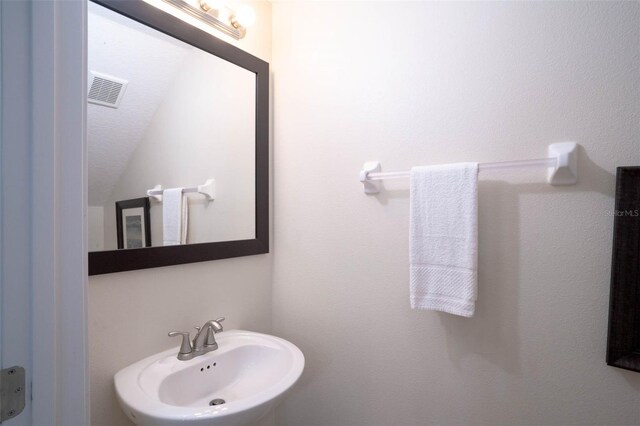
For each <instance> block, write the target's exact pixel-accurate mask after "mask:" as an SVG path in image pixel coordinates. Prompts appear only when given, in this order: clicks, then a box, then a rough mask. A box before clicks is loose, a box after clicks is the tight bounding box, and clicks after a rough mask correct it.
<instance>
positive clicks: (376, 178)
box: [360, 142, 578, 194]
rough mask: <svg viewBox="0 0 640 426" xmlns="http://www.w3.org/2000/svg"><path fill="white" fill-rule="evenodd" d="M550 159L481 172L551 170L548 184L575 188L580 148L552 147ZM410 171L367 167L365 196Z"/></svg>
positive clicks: (496, 166) (569, 144) (499, 165)
mask: <svg viewBox="0 0 640 426" xmlns="http://www.w3.org/2000/svg"><path fill="white" fill-rule="evenodd" d="M547 152H548V155H549V156H548V157H547V158H538V159H535V160H516V161H500V162H495V163H480V164H478V170H479V171H485V170H495V169H512V168H514V169H515V168H521V167H547V168H548V172H547V182H548V183H549V184H551V185H555V186H557V185H574V184H575V183H576V182H577V181H578V144H576V143H575V142H560V143H554V144H551V145H549V146H548V149H547ZM410 174H411V172H410V171H409V170H407V171H402V172H381V171H380V162H379V161H369V162H367V163H364V166H363V168H362V170H361V171H360V182H362V184H363V185H364V193H365V194H377V193H379V192H380V189H381V183H380V181H381V180H383V179H399V178H408V177H409V176H410Z"/></svg>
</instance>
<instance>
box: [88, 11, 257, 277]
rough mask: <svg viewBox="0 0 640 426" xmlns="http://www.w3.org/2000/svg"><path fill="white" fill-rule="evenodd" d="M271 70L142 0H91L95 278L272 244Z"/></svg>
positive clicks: (91, 217) (91, 194) (91, 241)
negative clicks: (270, 192)
mask: <svg viewBox="0 0 640 426" xmlns="http://www.w3.org/2000/svg"><path fill="white" fill-rule="evenodd" d="M268 69H269V66H268V64H267V63H266V62H264V61H262V60H260V59H258V58H255V57H254V56H252V55H250V54H248V53H246V52H244V51H242V50H240V49H238V48H236V47H234V46H231V45H229V44H227V43H225V42H223V41H221V40H219V39H217V38H216V37H214V36H212V35H210V34H208V33H205V32H203V31H201V30H199V29H196V28H194V27H192V26H190V25H189V24H186V23H184V22H183V21H181V20H179V19H177V18H174V17H173V16H171V15H168V14H166V13H165V12H162V11H160V10H158V9H156V8H154V7H153V6H150V5H148V4H146V3H144V2H143V1H132V2H120V1H117V0H116V1H113V0H108V1H102V0H101V1H96V2H94V3H91V2H90V3H89V8H88V74H89V75H88V106H87V133H88V137H87V139H88V157H89V158H88V163H89V173H88V174H89V179H88V180H89V182H88V186H89V191H88V192H89V194H88V200H89V209H88V223H89V251H90V253H89V273H90V275H95V274H100V273H109V272H118V271H126V270H132V269H142V268H149V267H156V266H167V265H173V264H178V263H189V262H197V261H203V260H213V259H221V258H227V257H236V256H243V255H250V254H258V253H266V252H267V251H268V193H267V191H268V110H267V108H268ZM149 191H151V192H149Z"/></svg>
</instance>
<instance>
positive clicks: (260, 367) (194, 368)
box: [115, 330, 304, 426]
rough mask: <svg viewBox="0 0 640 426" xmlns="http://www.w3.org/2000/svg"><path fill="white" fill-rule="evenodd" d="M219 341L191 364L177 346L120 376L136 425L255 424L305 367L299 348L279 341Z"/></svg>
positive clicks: (250, 335) (119, 389)
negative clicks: (179, 354)
mask: <svg viewBox="0 0 640 426" xmlns="http://www.w3.org/2000/svg"><path fill="white" fill-rule="evenodd" d="M216 340H217V341H218V345H219V347H218V349H217V350H215V351H212V352H208V353H206V354H204V355H201V356H199V357H196V358H194V359H191V360H188V361H179V360H178V359H177V358H176V355H177V353H178V348H175V349H171V350H168V351H164V352H161V353H159V354H156V355H153V356H150V357H148V358H145V359H143V360H142V361H138V362H136V363H135V364H132V365H130V366H128V367H126V368H124V369H122V370H120V371H119V372H118V373H116V375H115V385H116V393H117V395H118V400H119V401H120V406H121V407H122V409H123V410H124V412H125V413H126V414H127V416H128V417H129V418H130V419H131V421H133V422H134V423H135V424H138V425H180V424H188V425H194V426H195V425H216V426H217V425H246V424H250V423H252V422H255V421H256V420H258V419H259V418H260V417H262V416H263V415H265V414H266V413H267V412H268V411H269V410H270V409H271V408H273V407H274V406H275V405H277V404H278V403H279V402H280V401H281V400H282V398H283V397H284V395H285V393H286V392H287V390H289V389H290V388H291V387H292V386H293V385H294V383H295V382H296V381H297V380H298V378H299V377H300V375H301V374H302V370H303V369H304V355H302V352H301V351H300V349H298V348H297V347H296V346H295V345H294V344H292V343H290V342H287V341H286V340H284V339H280V338H279V337H275V336H269V335H267V334H260V333H254V332H251V331H242V330H231V331H224V332H222V333H220V334H217V335H216ZM222 401H224V403H222ZM216 403H218V404H219V405H211V404H216Z"/></svg>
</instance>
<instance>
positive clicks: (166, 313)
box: [89, 0, 273, 426]
mask: <svg viewBox="0 0 640 426" xmlns="http://www.w3.org/2000/svg"><path fill="white" fill-rule="evenodd" d="M157 1H158V2H159V3H163V2H162V1H161V0H157ZM248 3H250V4H251V5H252V6H253V7H254V9H255V10H256V13H257V20H256V24H255V26H254V27H252V29H251V30H250V31H249V32H248V33H247V37H246V38H244V39H243V40H240V41H232V40H229V39H227V38H225V41H227V42H232V43H233V44H235V45H237V46H238V47H240V48H241V49H244V50H246V51H248V52H249V53H251V54H253V55H255V56H257V57H259V58H261V59H263V60H265V61H267V62H270V59H271V4H270V3H268V2H266V1H255V2H248ZM212 34H213V35H215V36H218V35H219V33H217V32H214V31H212ZM271 268H272V260H271V255H259V256H249V257H244V258H237V259H227V260H216V261H212V262H203V263H194V264H189V265H180V266H170V267H165V268H156V269H147V270H141V271H132V272H123V273H117V274H107V275H100V276H94V277H90V279H89V346H90V347H89V351H90V353H89V361H90V374H91V417H92V425H94V426H98V425H104V426H119V425H130V424H131V423H130V422H129V421H128V419H127V418H126V417H125V415H124V413H122V411H121V410H120V408H119V406H118V404H117V401H116V399H115V391H114V388H113V375H114V374H115V373H116V372H117V371H118V370H120V369H121V368H123V367H126V366H127V365H129V364H131V363H132V362H134V361H137V360H140V359H142V358H144V357H147V356H149V355H152V354H154V353H157V352H159V351H161V350H164V349H168V348H171V347H174V346H176V345H178V344H179V342H178V341H177V340H173V339H170V338H168V337H167V332H168V331H170V330H173V329H176V330H190V329H192V327H193V326H194V325H201V324H200V323H202V322H204V321H206V320H208V319H211V318H214V317H217V316H219V315H224V316H226V318H227V321H226V322H225V328H227V329H233V328H240V329H249V330H254V331H259V332H270V331H271V276H272V274H271ZM270 423H273V416H272V415H270V416H268V417H267V419H266V420H265V422H264V424H265V425H266V424H270Z"/></svg>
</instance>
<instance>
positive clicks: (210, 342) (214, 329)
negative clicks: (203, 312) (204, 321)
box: [205, 317, 224, 347]
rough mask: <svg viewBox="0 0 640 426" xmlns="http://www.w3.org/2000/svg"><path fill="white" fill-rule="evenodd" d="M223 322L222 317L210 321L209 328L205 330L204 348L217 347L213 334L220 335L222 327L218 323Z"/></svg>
mask: <svg viewBox="0 0 640 426" xmlns="http://www.w3.org/2000/svg"><path fill="white" fill-rule="evenodd" d="M222 321H224V317H220V318H218V319H216V320H214V321H211V322H210V324H211V327H208V328H207V340H206V343H205V346H216V347H217V346H218V344H217V343H216V338H215V336H214V334H215V333H220V332H222V331H223V328H222V325H220V323H221V322H222Z"/></svg>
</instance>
